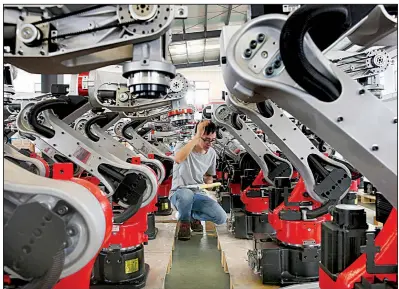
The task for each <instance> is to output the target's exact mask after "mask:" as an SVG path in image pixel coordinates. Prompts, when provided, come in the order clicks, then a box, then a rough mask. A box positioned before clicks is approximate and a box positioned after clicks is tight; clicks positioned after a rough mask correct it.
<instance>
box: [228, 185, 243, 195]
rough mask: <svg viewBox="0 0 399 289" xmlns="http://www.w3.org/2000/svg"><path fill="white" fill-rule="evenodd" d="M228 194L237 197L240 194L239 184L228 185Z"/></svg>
mask: <svg viewBox="0 0 399 289" xmlns="http://www.w3.org/2000/svg"><path fill="white" fill-rule="evenodd" d="M229 188H230V193H231V194H232V195H239V194H241V184H238V183H230V184H229Z"/></svg>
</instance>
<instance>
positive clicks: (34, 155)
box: [30, 153, 50, 178]
mask: <svg viewBox="0 0 399 289" xmlns="http://www.w3.org/2000/svg"><path fill="white" fill-rule="evenodd" d="M30 157H31V158H34V159H37V160H39V161H41V162H42V163H43V165H44V167H45V168H46V174H45V177H46V178H48V177H50V166H49V164H48V163H47V162H46V161H45V160H44V159H43V158H42V157H41V156H39V155H38V154H37V153H31V154H30Z"/></svg>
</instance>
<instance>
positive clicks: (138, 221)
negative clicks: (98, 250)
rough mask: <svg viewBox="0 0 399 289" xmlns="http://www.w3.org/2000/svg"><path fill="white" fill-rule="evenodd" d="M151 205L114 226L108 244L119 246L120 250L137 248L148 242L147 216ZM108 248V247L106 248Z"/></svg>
mask: <svg viewBox="0 0 399 289" xmlns="http://www.w3.org/2000/svg"><path fill="white" fill-rule="evenodd" d="M150 207H151V204H149V205H147V206H145V207H143V208H141V209H140V210H138V212H137V213H136V214H135V215H134V216H133V217H131V218H130V219H129V220H127V221H126V222H125V223H123V224H114V225H113V229H112V236H111V238H110V242H109V244H119V245H120V246H121V247H122V248H127V247H132V246H138V245H140V244H142V243H144V242H148V236H147V235H146V234H145V232H146V231H147V214H148V213H149V212H150V211H149V208H150ZM107 247H108V246H107Z"/></svg>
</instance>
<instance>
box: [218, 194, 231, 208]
mask: <svg viewBox="0 0 399 289" xmlns="http://www.w3.org/2000/svg"><path fill="white" fill-rule="evenodd" d="M219 204H220V205H221V206H222V208H223V210H224V211H225V212H226V213H230V209H231V196H230V193H228V192H221V193H220V196H219Z"/></svg>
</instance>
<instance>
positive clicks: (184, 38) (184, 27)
mask: <svg viewBox="0 0 399 289" xmlns="http://www.w3.org/2000/svg"><path fill="white" fill-rule="evenodd" d="M182 20H183V41H185V42H184V43H185V44H186V59H187V63H190V61H189V60H188V46H187V40H186V23H185V22H184V19H182Z"/></svg>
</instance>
